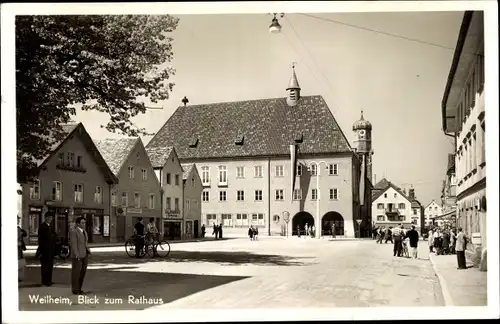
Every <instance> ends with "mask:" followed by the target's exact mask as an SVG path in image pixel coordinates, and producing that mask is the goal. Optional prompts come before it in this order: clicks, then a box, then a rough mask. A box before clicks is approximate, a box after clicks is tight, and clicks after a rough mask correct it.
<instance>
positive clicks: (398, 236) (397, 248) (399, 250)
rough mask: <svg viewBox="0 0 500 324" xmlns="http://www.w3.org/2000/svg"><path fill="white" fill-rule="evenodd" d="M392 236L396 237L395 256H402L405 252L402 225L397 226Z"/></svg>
mask: <svg viewBox="0 0 500 324" xmlns="http://www.w3.org/2000/svg"><path fill="white" fill-rule="evenodd" d="M392 237H393V238H394V256H398V257H400V256H401V253H402V252H403V250H402V248H403V236H402V226H401V225H400V226H399V227H395V228H394V230H393V231H392Z"/></svg>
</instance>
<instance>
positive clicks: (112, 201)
mask: <svg viewBox="0 0 500 324" xmlns="http://www.w3.org/2000/svg"><path fill="white" fill-rule="evenodd" d="M111 206H113V207H116V192H115V191H112V192H111Z"/></svg>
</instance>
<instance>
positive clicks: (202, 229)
mask: <svg viewBox="0 0 500 324" xmlns="http://www.w3.org/2000/svg"><path fill="white" fill-rule="evenodd" d="M205 232H206V228H205V224H203V225H201V237H202V238H204V237H205Z"/></svg>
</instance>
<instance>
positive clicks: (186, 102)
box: [181, 96, 189, 107]
mask: <svg viewBox="0 0 500 324" xmlns="http://www.w3.org/2000/svg"><path fill="white" fill-rule="evenodd" d="M181 102H182V103H183V104H184V107H186V105H187V104H188V103H189V99H188V98H187V97H186V96H184V98H182V100H181Z"/></svg>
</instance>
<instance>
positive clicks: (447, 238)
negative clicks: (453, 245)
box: [442, 229, 450, 254]
mask: <svg viewBox="0 0 500 324" xmlns="http://www.w3.org/2000/svg"><path fill="white" fill-rule="evenodd" d="M442 238H443V246H442V249H443V252H442V254H449V253H450V233H449V232H448V229H446V230H444V232H443V236H442Z"/></svg>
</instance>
